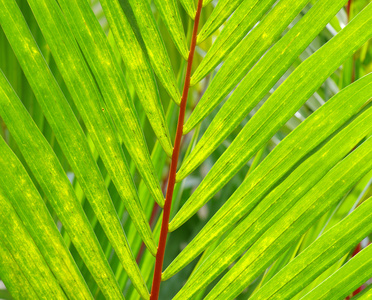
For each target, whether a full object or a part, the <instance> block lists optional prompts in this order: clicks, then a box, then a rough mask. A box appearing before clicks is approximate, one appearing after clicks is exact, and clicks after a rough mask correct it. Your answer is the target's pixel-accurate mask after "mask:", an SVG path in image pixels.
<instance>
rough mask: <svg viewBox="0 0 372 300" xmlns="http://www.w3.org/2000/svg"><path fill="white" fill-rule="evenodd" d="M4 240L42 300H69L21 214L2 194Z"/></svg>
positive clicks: (0, 217) (0, 223)
mask: <svg viewBox="0 0 372 300" xmlns="http://www.w3.org/2000/svg"><path fill="white" fill-rule="evenodd" d="M0 240H1V244H2V247H4V248H6V249H8V251H9V252H10V254H11V255H12V256H13V257H14V260H15V261H16V263H17V265H18V266H19V268H20V269H21V270H22V272H23V274H25V277H26V278H27V280H28V281H29V282H30V284H31V285H32V287H33V289H34V290H35V292H36V293H37V294H38V297H39V298H40V299H67V298H66V296H65V294H64V292H63V290H62V288H61V287H60V285H59V283H58V281H57V280H56V278H55V277H54V275H53V273H52V272H51V271H50V269H49V267H48V265H47V263H46V262H45V260H44V258H43V256H42V255H41V253H40V252H39V249H38V248H37V246H36V245H35V243H34V241H33V240H32V238H31V237H30V235H29V234H28V232H27V230H26V228H25V227H24V226H23V224H22V221H21V220H20V219H19V217H18V215H17V213H16V212H15V210H14V209H13V207H12V206H11V205H10V203H9V202H8V201H7V200H6V198H5V197H4V195H3V194H2V191H0Z"/></svg>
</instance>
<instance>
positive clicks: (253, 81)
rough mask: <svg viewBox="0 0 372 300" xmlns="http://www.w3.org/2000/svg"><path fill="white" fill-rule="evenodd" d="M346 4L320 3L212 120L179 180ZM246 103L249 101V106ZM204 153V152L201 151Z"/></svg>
mask: <svg viewBox="0 0 372 300" xmlns="http://www.w3.org/2000/svg"><path fill="white" fill-rule="evenodd" d="M345 2H346V1H345V0H337V1H332V0H326V1H318V2H317V3H316V4H315V5H314V7H313V8H311V9H310V11H309V12H308V13H307V14H306V15H305V16H304V17H303V18H302V19H301V20H300V21H299V22H298V23H297V24H296V25H295V26H294V27H293V28H292V29H290V31H289V32H288V33H287V34H286V35H285V36H284V37H283V38H282V39H281V40H280V41H278V42H277V43H276V44H275V45H274V46H273V47H272V48H271V49H270V50H269V51H268V52H267V53H266V55H265V56H264V57H263V58H261V59H260V61H259V62H258V63H257V64H256V65H255V66H254V67H253V68H252V70H251V71H250V72H249V73H248V75H247V76H246V77H245V78H244V79H243V80H242V82H241V83H240V84H239V86H238V87H237V88H236V90H235V91H234V92H233V93H232V95H231V96H230V97H229V99H228V100H227V101H226V103H225V104H224V105H223V107H222V108H221V109H220V111H219V112H218V113H217V115H216V116H215V117H214V119H213V120H212V122H211V124H210V125H209V127H208V129H207V130H206V132H205V133H204V135H203V136H202V138H201V139H200V141H199V143H198V145H197V146H196V147H195V149H194V152H193V153H192V154H191V155H190V156H189V157H188V158H186V160H185V161H184V163H183V165H182V166H181V168H180V170H179V171H178V176H179V178H180V179H182V178H183V177H185V176H186V175H188V174H189V173H190V172H191V171H192V170H194V169H195V168H196V167H197V166H198V165H199V164H201V163H202V162H203V161H204V160H205V159H206V158H207V157H208V156H209V155H210V154H211V153H212V152H213V151H214V150H215V149H216V148H217V147H218V145H219V144H220V143H222V141H223V140H224V139H226V137H227V136H228V135H229V134H230V133H231V132H232V131H233V130H234V129H235V128H236V127H237V126H238V124H239V123H240V122H241V121H242V120H243V119H244V118H245V117H246V115H247V114H248V113H249V112H250V111H251V110H252V108H253V107H255V106H256V105H257V104H258V102H259V101H260V100H261V99H262V98H263V97H264V95H265V94H266V93H267V92H269V90H270V89H271V88H272V86H273V85H274V83H275V82H276V81H277V80H279V78H280V77H281V76H282V75H283V74H284V73H285V72H286V71H287V70H288V68H289V67H290V66H291V64H292V63H293V62H294V61H295V59H296V58H297V56H298V55H299V54H300V53H301V52H302V51H304V49H305V48H306V47H307V46H308V44H309V43H310V42H311V41H312V40H313V39H314V38H315V37H316V35H317V34H319V32H320V31H321V30H322V29H323V28H324V26H326V24H327V23H328V22H329V21H330V20H331V19H332V17H333V16H334V15H335V14H336V13H337V12H338V11H339V10H340V9H341V8H342V6H343V5H344V4H345ZM246 99H249V103H247V101H246ZM200 149H203V151H200Z"/></svg>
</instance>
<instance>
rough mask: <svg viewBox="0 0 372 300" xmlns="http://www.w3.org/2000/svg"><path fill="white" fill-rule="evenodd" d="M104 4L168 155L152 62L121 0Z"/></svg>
mask: <svg viewBox="0 0 372 300" xmlns="http://www.w3.org/2000/svg"><path fill="white" fill-rule="evenodd" d="M101 5H102V8H103V10H104V12H105V14H106V18H107V20H108V22H109V24H110V28H111V30H112V32H113V35H114V38H115V40H116V43H117V45H118V49H119V52H120V54H121V57H122V58H123V61H124V63H125V66H126V67H127V69H128V71H129V75H130V76H131V78H132V80H131V82H132V83H133V85H134V87H135V89H136V92H137V95H138V98H139V100H140V101H141V103H142V107H143V109H144V110H145V113H146V115H147V118H148V120H149V122H150V124H151V127H152V128H153V130H154V132H155V135H156V137H157V138H158V140H159V142H160V144H161V145H162V147H163V149H164V151H165V152H166V153H167V155H168V156H172V151H173V147H172V142H171V140H170V134H169V131H168V127H167V126H166V122H165V117H164V111H163V105H162V103H161V101H160V98H159V92H158V88H157V85H156V82H155V76H154V74H153V73H152V70H151V67H150V64H149V62H148V61H147V58H146V56H145V54H144V53H143V51H142V48H141V46H140V44H139V43H138V41H137V39H136V36H135V34H134V32H133V30H132V28H131V27H130V24H129V22H128V19H127V17H126V16H125V14H124V12H123V10H122V8H121V6H120V3H119V1H118V0H113V1H108V0H102V1H101Z"/></svg>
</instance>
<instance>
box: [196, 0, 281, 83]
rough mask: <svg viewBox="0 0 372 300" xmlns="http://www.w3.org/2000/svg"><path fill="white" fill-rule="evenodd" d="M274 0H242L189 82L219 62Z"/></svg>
mask: <svg viewBox="0 0 372 300" xmlns="http://www.w3.org/2000/svg"><path fill="white" fill-rule="evenodd" d="M274 2H275V0H269V1H260V0H255V1H251V0H248V1H244V2H243V3H242V4H241V5H240V6H239V7H238V8H237V9H236V11H235V12H234V14H233V15H232V16H231V17H230V19H229V21H228V22H227V23H226V25H225V26H224V28H223V30H222V31H221V33H220V34H219V35H218V37H217V38H216V40H215V42H214V43H213V45H212V47H211V48H210V49H209V50H208V52H207V54H206V55H205V56H204V58H203V60H202V61H201V63H200V65H199V66H198V68H197V69H196V71H195V72H194V74H193V75H192V80H191V84H192V85H195V84H196V83H197V82H199V81H200V80H202V79H203V78H204V77H205V76H206V75H207V74H209V72H211V70H213V69H214V68H215V67H216V66H217V65H218V64H219V63H221V61H222V60H223V59H224V58H225V57H226V56H228V55H229V54H230V52H231V51H232V50H234V48H235V47H236V46H237V45H238V43H239V42H240V41H241V40H242V39H243V38H244V36H245V35H246V34H247V33H248V32H249V31H250V30H251V29H252V27H253V26H254V25H255V24H256V23H257V21H258V20H260V18H261V17H262V16H263V14H264V13H265V12H266V11H267V10H268V9H269V8H270V7H271V5H272V4H273V3H274Z"/></svg>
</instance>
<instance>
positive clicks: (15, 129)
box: [0, 73, 123, 299]
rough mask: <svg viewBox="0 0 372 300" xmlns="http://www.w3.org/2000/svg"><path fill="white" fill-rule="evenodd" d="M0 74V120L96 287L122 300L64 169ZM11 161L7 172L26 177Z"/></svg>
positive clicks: (6, 155) (21, 187)
mask: <svg viewBox="0 0 372 300" xmlns="http://www.w3.org/2000/svg"><path fill="white" fill-rule="evenodd" d="M0 75H1V76H0V80H1V81H0V101H1V102H0V103H1V105H0V109H1V110H0V115H1V117H2V118H3V120H4V122H5V124H6V125H7V128H8V129H9V131H10V133H11V134H12V136H13V138H14V139H15V140H16V142H17V145H18V147H19V148H20V150H21V152H22V155H23V157H24V158H25V160H26V162H27V164H28V165H29V167H30V169H31V171H32V172H33V174H34V175H35V178H36V180H37V181H38V183H39V184H40V186H41V188H42V190H43V191H44V193H45V195H46V197H47V198H48V200H49V201H50V203H51V205H52V207H53V209H54V211H55V212H56V214H57V215H58V218H59V219H60V221H61V223H62V224H63V226H64V228H65V229H66V231H67V233H68V234H69V236H70V238H71V240H72V242H73V243H74V245H75V247H76V249H77V250H78V252H79V254H80V256H81V257H82V259H83V260H84V262H85V264H86V265H87V267H88V269H89V271H90V272H91V274H92V275H93V277H94V279H95V280H96V282H97V284H98V286H99V287H100V288H101V290H102V292H103V293H104V295H106V296H107V297H110V295H112V296H113V297H114V298H115V297H116V298H117V299H122V298H123V297H122V294H121V292H120V290H119V288H118V286H117V282H116V280H115V277H114V275H113V274H112V271H111V269H110V267H109V265H108V262H107V260H106V258H105V256H104V254H103V252H102V249H101V247H100V245H99V242H98V240H97V238H96V236H95V234H94V232H93V229H92V227H91V225H90V223H89V221H88V219H87V218H86V216H85V213H84V211H83V209H82V207H81V205H80V202H79V200H78V199H77V198H76V195H75V192H74V190H73V188H72V186H71V184H70V181H69V179H68V178H67V176H66V174H65V172H64V170H63V167H62V166H61V164H60V162H59V161H58V159H57V157H56V155H55V154H54V152H53V149H52V148H51V147H50V145H49V143H48V142H47V141H46V140H45V138H44V137H43V135H42V133H41V132H40V131H39V129H38V127H37V126H36V124H35V123H34V122H33V120H32V118H31V116H30V115H28V113H27V111H26V109H25V108H24V107H23V105H22V103H21V101H20V100H19V99H18V98H17V96H16V94H15V92H14V91H13V90H12V89H11V87H10V86H9V84H8V83H7V82H6V80H5V77H4V76H3V75H2V73H0ZM26 128H27V130H25V129H26ZM4 149H5V150H6V149H8V148H3V151H5V150H4ZM9 151H10V150H9V149H8V154H6V153H4V154H3V155H4V157H5V158H7V157H8V156H9V155H11V154H10V153H11V152H9ZM13 155H14V154H13ZM12 161H13V165H8V168H9V169H10V171H11V172H13V173H15V174H16V172H15V171H14V170H13V169H12V168H11V167H12V166H13V167H16V168H17V169H18V170H19V171H20V170H23V171H22V172H23V176H27V175H25V174H27V173H26V170H24V169H23V168H22V166H21V165H20V162H19V161H18V160H14V159H13V160H12ZM16 162H18V164H19V165H18V166H17V165H16V164H15V163H16ZM23 184H27V182H19V183H18V185H19V188H20V189H21V190H22V189H25V190H27V189H28V188H27V187H23Z"/></svg>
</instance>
